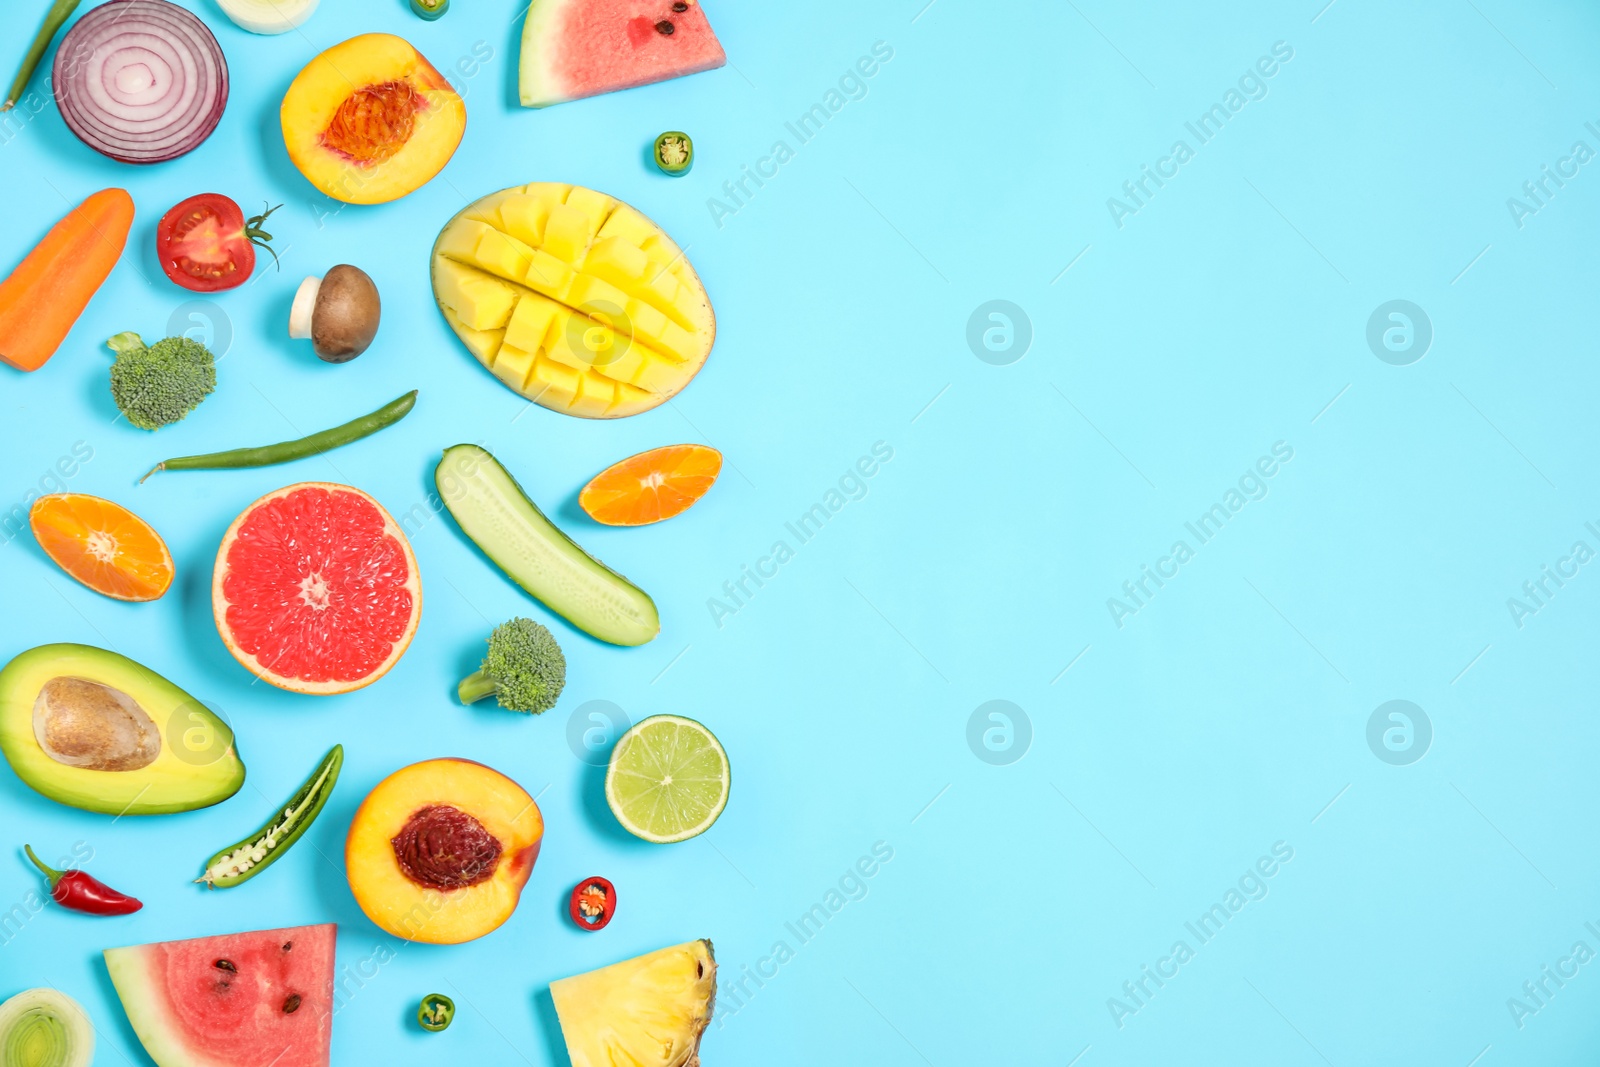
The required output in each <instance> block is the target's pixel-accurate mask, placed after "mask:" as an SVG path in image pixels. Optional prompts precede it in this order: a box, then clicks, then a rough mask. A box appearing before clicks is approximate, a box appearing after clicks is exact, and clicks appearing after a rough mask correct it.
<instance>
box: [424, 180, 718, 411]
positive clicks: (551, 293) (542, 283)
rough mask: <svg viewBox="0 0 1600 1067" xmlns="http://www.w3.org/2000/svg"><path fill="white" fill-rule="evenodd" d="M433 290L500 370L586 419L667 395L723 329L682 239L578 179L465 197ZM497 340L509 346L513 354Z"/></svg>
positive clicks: (448, 317) (534, 396)
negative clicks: (474, 199)
mask: <svg viewBox="0 0 1600 1067" xmlns="http://www.w3.org/2000/svg"><path fill="white" fill-rule="evenodd" d="M433 290H434V297H435V299H436V300H437V301H438V302H439V306H440V307H441V308H442V309H443V310H444V312H445V321H447V322H449V323H450V325H451V327H452V328H453V329H454V330H455V331H456V335H457V336H459V337H460V338H461V340H462V341H463V342H465V343H466V345H467V347H468V348H469V349H470V350H471V351H472V354H473V355H475V356H477V357H478V361H479V362H481V363H482V364H483V365H484V366H485V367H488V368H489V369H490V370H491V371H494V372H495V374H496V376H497V377H499V378H500V380H501V381H503V382H505V383H506V384H507V385H508V386H510V387H511V388H513V389H515V390H517V391H518V392H520V393H521V394H523V395H524V396H526V397H527V398H528V399H530V400H534V401H537V402H538V403H540V404H543V405H544V406H545V407H547V408H552V409H554V410H556V411H562V412H565V413H566V414H569V415H579V416H583V417H585V418H620V417H622V416H625V415H634V414H637V413H639V412H641V411H647V410H649V409H650V408H653V407H655V406H656V405H658V404H660V403H662V402H663V401H666V400H668V399H670V398H671V397H672V396H674V395H675V394H676V393H677V392H678V391H679V390H681V389H682V388H683V387H684V386H685V385H687V384H689V380H690V379H691V378H693V377H694V376H695V374H696V373H698V372H699V370H700V367H701V366H702V365H703V364H704V363H705V361H706V357H707V356H708V355H709V354H710V352H711V345H712V342H713V341H714V340H715V338H716V332H717V326H716V317H715V316H714V315H713V314H712V311H711V302H710V300H709V299H708V298H707V296H706V291H705V287H704V286H703V285H702V284H701V283H700V278H699V276H698V275H696V274H695V272H694V268H693V267H691V266H690V265H689V262H688V260H686V259H685V258H684V256H683V252H682V251H681V250H680V249H679V248H678V246H677V245H676V244H674V243H673V241H672V239H671V238H670V237H668V236H667V235H666V234H665V233H664V232H662V230H661V228H660V227H658V226H657V225H656V224H655V223H653V222H651V221H650V220H649V219H647V218H645V217H644V216H643V215H641V214H640V213H639V212H637V211H635V210H633V209H632V208H630V207H629V206H628V205H626V204H623V203H621V202H620V201H617V200H614V199H612V198H611V197H609V196H606V195H605V194H604V193H597V192H595V191H594V190H593V189H585V188H583V187H582V186H577V185H559V184H556V183H553V182H535V183H533V184H532V185H524V186H517V187H515V188H511V189H504V190H501V191H500V192H498V193H491V194H490V195H489V196H486V197H484V198H482V199H481V200H478V201H477V202H476V203H473V204H471V205H469V206H468V207H467V208H466V209H465V210H464V211H462V212H461V213H460V214H458V215H457V216H456V217H455V218H453V219H451V220H450V222H449V223H447V224H446V225H445V228H444V229H443V230H442V231H441V232H440V234H439V239H438V241H437V242H436V243H435V244H434V246H433ZM513 310H515V312H516V314H515V315H513ZM501 344H503V345H505V346H507V347H509V348H510V349H512V351H511V352H510V353H508V354H507V357H506V358H505V360H504V364H505V365H504V366H502V365H501V364H502V360H501V357H500V353H499V345H501ZM523 370H526V372H527V373H526V374H525V375H522V376H521V378H520V380H519V373H520V372H521V371H523ZM574 372H576V373H574Z"/></svg>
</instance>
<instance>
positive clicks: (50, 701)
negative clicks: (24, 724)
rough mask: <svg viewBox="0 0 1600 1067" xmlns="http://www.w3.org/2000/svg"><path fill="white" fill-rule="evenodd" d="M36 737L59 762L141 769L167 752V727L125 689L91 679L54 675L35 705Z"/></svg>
mask: <svg viewBox="0 0 1600 1067" xmlns="http://www.w3.org/2000/svg"><path fill="white" fill-rule="evenodd" d="M33 736H34V738H35V739H36V740H37V741H38V742H39V747H40V748H42V749H43V750H44V753H45V755H47V756H49V757H50V758H51V759H52V760H55V761H56V762H57V763H61V764H65V765H66V766H68V767H83V768H86V769H88V770H92V771H137V770H140V769H142V768H144V767H148V766H150V764H152V763H154V762H155V761H156V757H157V756H159V755H160V754H161V730H160V729H159V728H158V727H157V726H156V724H155V722H154V721H153V720H152V719H151V718H150V716H149V715H148V714H147V713H146V712H145V710H144V709H143V708H142V707H140V706H139V702H138V701H136V700H134V699H133V697H131V696H129V695H128V694H127V693H124V692H123V691H122V690H120V689H114V688H112V687H111V686H109V685H105V684H102V683H100V682H95V681H90V680H89V679H87V678H72V677H60V678H52V679H50V680H49V681H48V682H46V683H45V684H44V686H43V687H42V688H40V690H39V695H38V697H37V698H36V699H35V700H34V703H33Z"/></svg>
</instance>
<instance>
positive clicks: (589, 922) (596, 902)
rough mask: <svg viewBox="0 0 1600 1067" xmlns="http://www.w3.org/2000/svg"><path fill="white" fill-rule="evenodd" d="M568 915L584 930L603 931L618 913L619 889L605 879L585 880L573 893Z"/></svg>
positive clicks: (568, 903)
mask: <svg viewBox="0 0 1600 1067" xmlns="http://www.w3.org/2000/svg"><path fill="white" fill-rule="evenodd" d="M567 913H568V914H569V915H571V916H572V921H573V922H575V923H577V924H578V927H579V928H580V929H583V930H603V929H605V926H606V924H607V923H609V922H610V921H611V917H612V916H613V915H615V914H616V913H617V889H616V887H615V886H613V885H612V884H611V883H610V882H608V881H606V880H605V879H604V878H600V877H598V876H597V877H594V878H585V879H584V880H583V881H581V882H579V883H578V885H577V887H576V888H575V889H573V891H572V899H571V900H570V901H568V902H567Z"/></svg>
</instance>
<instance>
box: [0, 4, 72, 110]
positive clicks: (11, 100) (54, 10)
mask: <svg viewBox="0 0 1600 1067" xmlns="http://www.w3.org/2000/svg"><path fill="white" fill-rule="evenodd" d="M78 3H79V0H55V3H53V4H51V5H50V10H49V11H47V12H45V16H44V25H42V26H40V27H39V32H38V33H37V34H36V35H34V38H33V44H32V45H31V46H30V47H29V48H28V53H27V55H25V56H23V57H22V66H21V67H20V68H18V70H17V76H16V78H15V80H13V81H12V83H11V88H10V89H7V90H6V98H5V102H4V103H0V111H10V110H11V109H12V108H13V107H15V106H16V103H17V101H18V100H20V99H22V94H23V93H24V92H26V91H27V89H28V79H29V78H31V77H33V72H34V70H35V68H37V67H38V66H39V60H41V59H43V58H44V52H45V49H47V48H49V47H50V42H51V41H53V40H54V39H55V36H56V31H57V30H59V29H60V28H61V24H62V23H63V22H66V21H67V19H69V18H71V17H72V13H73V12H74V11H76V10H77V9H78Z"/></svg>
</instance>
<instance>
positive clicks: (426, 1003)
mask: <svg viewBox="0 0 1600 1067" xmlns="http://www.w3.org/2000/svg"><path fill="white" fill-rule="evenodd" d="M455 1017H456V1002H455V1001H453V1000H451V999H450V998H449V997H447V996H445V995H444V994H443V993H429V994H428V995H427V996H425V997H423V998H422V1004H421V1005H420V1006H419V1007H418V1008H417V1022H419V1023H421V1024H422V1028H423V1029H424V1030H426V1031H428V1032H429V1033H432V1034H436V1033H438V1032H439V1031H440V1030H443V1029H445V1028H446V1027H448V1026H449V1025H450V1020H451V1019H454V1018H455Z"/></svg>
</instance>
